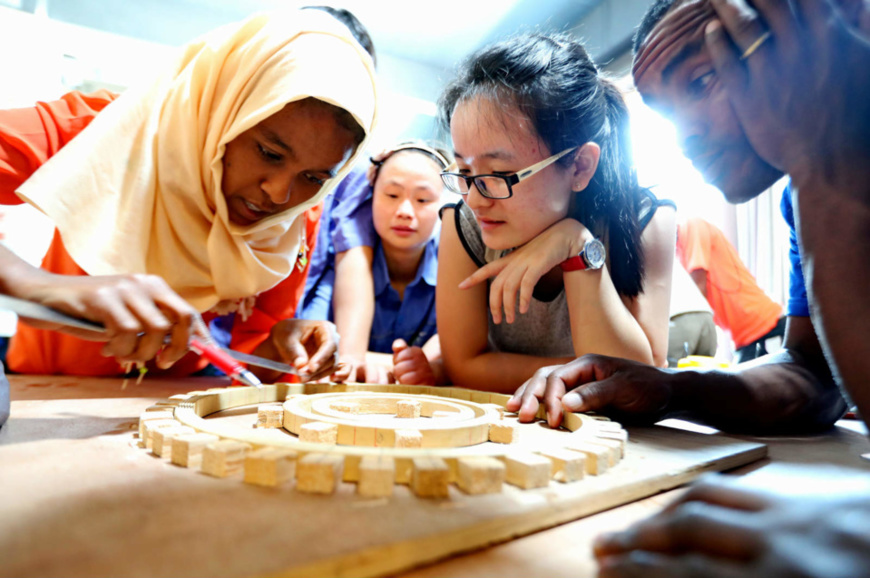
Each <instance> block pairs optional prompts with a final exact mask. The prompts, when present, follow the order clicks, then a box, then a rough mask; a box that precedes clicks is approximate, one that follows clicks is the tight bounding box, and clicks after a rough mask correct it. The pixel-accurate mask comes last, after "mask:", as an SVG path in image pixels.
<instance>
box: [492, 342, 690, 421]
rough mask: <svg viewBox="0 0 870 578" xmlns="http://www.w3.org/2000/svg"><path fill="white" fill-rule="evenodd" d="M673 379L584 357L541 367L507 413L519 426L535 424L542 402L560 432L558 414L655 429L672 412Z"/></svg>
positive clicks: (627, 364)
mask: <svg viewBox="0 0 870 578" xmlns="http://www.w3.org/2000/svg"><path fill="white" fill-rule="evenodd" d="M672 380H673V374H672V373H670V372H668V371H665V370H662V369H657V368H655V367H652V366H649V365H646V364H644V363H638V362H636V361H628V360H625V359H618V358H615V357H604V356H602V355H584V356H583V357H580V358H578V359H575V360H574V361H572V362H570V363H567V364H565V365H557V366H551V367H544V368H541V369H539V370H538V371H536V372H535V375H533V376H532V378H531V379H529V380H528V381H527V382H525V383H524V384H523V385H522V386H520V388H519V389H518V390H517V391H516V393H514V395H513V397H512V398H511V399H510V401H508V403H507V407H506V409H507V410H508V411H516V412H518V413H519V420H520V421H521V422H529V421H533V420H534V419H535V414H536V413H537V411H538V405H539V403H540V402H541V401H543V402H544V406H545V407H546V408H547V423H549V424H550V427H558V426H559V424H561V423H562V410H563V408H564V409H565V410H566V411H571V412H585V411H598V412H603V413H609V414H614V413H615V414H618V415H619V417H620V419H622V420H624V421H629V422H634V423H655V422H656V421H659V420H661V419H664V417H665V416H666V414H667V412H668V411H671V410H672V409H674V408H672V407H671V402H672V399H673V383H672Z"/></svg>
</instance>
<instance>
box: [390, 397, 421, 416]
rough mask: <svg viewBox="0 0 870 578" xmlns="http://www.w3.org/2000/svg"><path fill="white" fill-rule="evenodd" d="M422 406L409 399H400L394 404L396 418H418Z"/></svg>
mask: <svg viewBox="0 0 870 578" xmlns="http://www.w3.org/2000/svg"><path fill="white" fill-rule="evenodd" d="M421 409H422V404H421V403H420V402H419V401H415V400H411V399H401V400H399V401H397V402H396V417H401V418H417V417H420V411H421Z"/></svg>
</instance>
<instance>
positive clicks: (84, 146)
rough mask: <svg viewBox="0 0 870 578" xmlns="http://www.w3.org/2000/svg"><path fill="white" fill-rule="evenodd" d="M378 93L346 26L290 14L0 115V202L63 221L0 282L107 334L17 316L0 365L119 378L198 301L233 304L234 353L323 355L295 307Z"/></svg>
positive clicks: (325, 343) (161, 360)
mask: <svg viewBox="0 0 870 578" xmlns="http://www.w3.org/2000/svg"><path fill="white" fill-rule="evenodd" d="M324 70H329V71H330V73H329V74H324V73H323V71H324ZM375 102H376V94H375V81H374V68H373V64H372V60H371V57H370V56H369V55H368V54H367V53H366V52H365V51H364V50H363V48H362V47H361V46H360V44H359V43H358V42H357V41H356V40H355V39H354V37H353V36H352V35H351V32H350V30H349V29H348V28H347V27H346V26H344V25H343V24H342V23H340V22H339V21H338V20H336V19H335V18H333V17H332V16H330V15H329V14H327V13H325V12H323V11H320V10H299V11H296V10H294V11H285V12H282V13H275V14H269V15H258V16H254V17H252V18H250V19H248V20H246V21H244V22H242V23H240V24H238V25H232V26H227V27H224V28H222V29H219V30H217V31H215V32H213V33H210V34H208V35H206V36H204V37H202V38H200V39H198V40H196V41H194V42H192V43H191V44H189V45H187V46H186V47H185V48H184V49H183V50H182V52H181V56H180V58H179V59H178V60H177V61H176V62H175V63H174V65H173V66H172V67H171V69H170V70H168V71H167V72H166V74H164V75H162V76H160V77H159V78H158V79H156V80H155V81H154V82H153V83H151V84H149V85H147V86H144V87H141V88H139V89H133V90H130V91H129V92H127V93H125V94H124V95H122V96H120V97H118V98H117V99H114V98H113V96H112V95H108V94H97V95H92V96H84V95H81V94H78V93H72V94H70V95H67V96H65V97H64V98H63V99H62V100H60V101H57V102H53V103H41V104H39V105H38V106H37V107H36V108H35V109H25V110H17V111H6V112H3V113H2V114H0V128H2V132H3V138H2V140H0V185H2V188H0V200H2V202H4V203H7V204H14V203H17V202H21V200H24V201H26V202H28V203H30V204H31V205H33V206H34V207H36V208H38V209H39V210H40V211H42V212H43V213H44V214H46V215H47V216H48V217H49V218H51V219H52V221H53V222H54V224H55V226H56V227H57V231H56V234H55V237H54V240H53V241H52V244H51V247H50V248H49V252H48V254H47V255H46V257H45V260H44V262H43V265H42V269H43V270H42V271H38V270H37V271H33V270H30V269H28V268H27V267H26V266H21V265H20V264H19V265H18V266H16V267H13V271H11V272H10V271H9V270H6V272H5V273H4V282H5V284H4V287H2V289H4V290H5V291H6V292H8V293H10V294H12V295H13V296H17V297H21V298H25V299H30V300H33V301H37V302H41V303H43V304H46V305H51V306H54V307H57V308H58V309H61V310H63V311H65V312H67V313H72V314H75V315H79V316H82V317H87V318H90V319H93V320H95V321H99V322H102V323H104V324H105V325H106V326H107V328H108V330H109V331H108V338H109V342H108V344H107V345H106V346H105V347H103V345H102V344H99V343H93V342H86V341H83V340H81V339H78V338H76V337H74V336H71V335H67V334H57V333H51V332H47V331H43V330H38V329H33V328H30V327H26V326H21V327H20V328H19V332H18V333H17V334H16V336H15V337H14V338H13V340H12V343H11V345H10V350H9V355H8V361H9V366H10V368H11V369H13V370H16V371H20V372H28V373H36V372H38V373H68V374H87V375H117V374H120V373H123V371H124V366H123V364H122V363H120V362H129V361H145V360H148V359H150V358H152V357H154V355H155V354H156V353H157V352H158V351H160V350H161V349H162V352H161V353H160V354H159V355H158V356H157V362H158V365H159V366H161V367H165V366H168V365H171V363H172V362H174V361H177V360H178V359H179V358H180V357H182V355H184V353H185V351H186V350H187V342H188V339H189V337H190V334H191V331H192V327H193V325H194V323H193V321H194V320H195V319H197V318H198V314H202V315H203V317H204V318H205V320H206V321H208V320H209V319H210V318H212V317H214V316H215V315H217V314H226V313H228V312H235V317H236V319H235V323H234V326H233V328H232V331H233V341H234V346H237V348H239V349H241V350H247V351H248V352H251V351H253V352H254V353H256V354H258V355H264V356H268V357H272V358H277V359H281V360H284V361H288V362H290V363H295V364H297V366H299V367H300V368H301V369H303V370H306V371H309V370H316V369H317V368H318V367H320V366H322V365H324V364H326V363H328V362H331V360H332V353H333V352H334V349H335V344H334V340H333V338H332V336H331V331H330V328H329V325H328V324H311V323H309V324H305V323H301V322H299V321H295V320H292V319H289V318H291V317H292V316H293V312H294V309H295V305H296V303H297V301H298V295H299V294H301V289H302V284H303V283H304V277H305V273H306V265H307V254H308V251H309V245H310V244H311V243H312V241H313V238H312V236H313V231H314V225H315V224H314V223H313V222H312V218H313V215H312V213H311V211H310V209H312V208H313V207H315V206H316V205H317V204H318V203H319V202H320V200H321V199H322V198H323V197H324V196H325V194H326V193H327V192H328V191H329V189H331V188H332V186H333V185H334V184H335V183H337V182H338V181H339V180H341V178H342V177H343V176H344V174H346V173H347V171H348V170H349V167H350V166H351V165H352V164H353V161H354V159H355V157H356V155H357V154H358V152H359V151H360V150H362V148H363V141H364V140H365V138H366V135H367V134H368V133H369V132H370V131H371V129H372V126H373V124H374V122H375V114H376V113H375ZM34 127H36V128H39V129H40V130H36V129H35V128H34ZM84 127H87V128H86V129H85V128H84ZM40 131H41V132H40ZM73 137H75V138H73ZM61 147H62V148H61ZM58 149H60V150H58ZM49 157H50V158H49ZM288 319H289V320H288ZM167 338H169V339H170V343H169V345H167V346H166V347H165V348H164V339H167ZM305 346H308V347H309V350H308V351H307V352H306V350H305ZM101 350H102V353H104V354H107V355H109V356H112V357H115V358H117V359H112V358H106V357H103V356H102V355H101ZM315 351H316V353H315ZM309 354H313V355H311V357H309ZM202 365H204V362H201V361H200V360H198V359H189V360H188V359H186V360H185V362H184V363H181V364H178V365H177V366H176V368H174V369H175V370H176V371H177V372H179V373H186V372H190V371H195V370H197V369H199V368H201V366H202ZM264 378H266V379H268V378H269V377H268V376H264Z"/></svg>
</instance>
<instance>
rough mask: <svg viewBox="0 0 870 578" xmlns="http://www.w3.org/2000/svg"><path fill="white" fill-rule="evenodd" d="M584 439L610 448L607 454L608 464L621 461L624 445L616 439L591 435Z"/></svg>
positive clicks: (611, 465) (612, 464) (613, 464)
mask: <svg viewBox="0 0 870 578" xmlns="http://www.w3.org/2000/svg"><path fill="white" fill-rule="evenodd" d="M582 441H583V442H585V443H589V444H593V445H597V446H604V447H606V448H607V449H608V450H610V451H609V453H608V455H607V464H608V465H609V466H610V467H613V466H615V465H616V464H617V463H618V462H619V460H620V459H622V452H623V445H622V444H621V443H620V442H618V441H616V440H610V439H607V438H601V437H590V438H588V439H583V440H582Z"/></svg>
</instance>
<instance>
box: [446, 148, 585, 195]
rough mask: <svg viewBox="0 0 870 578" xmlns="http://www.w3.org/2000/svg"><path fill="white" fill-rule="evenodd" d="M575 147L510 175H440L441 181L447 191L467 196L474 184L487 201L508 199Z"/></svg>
mask: <svg viewBox="0 0 870 578" xmlns="http://www.w3.org/2000/svg"><path fill="white" fill-rule="evenodd" d="M575 149H577V147H571V148H567V149H565V150H563V151H562V152H560V153H556V154H554V155H553V156H551V157H548V158H546V159H544V160H542V161H541V162H538V163H535V164H533V165H532V166H530V167H529V168H527V169H523V170H521V171H517V172H516V173H514V174H512V175H463V174H462V173H441V180H442V181H443V182H444V186H445V187H447V189H448V190H449V191H452V192H454V193H459V194H460V195H467V194H468V191H469V190H470V189H471V185H472V184H474V186H475V187H477V191H478V192H479V193H480V194H481V195H482V196H484V197H486V198H487V199H509V198H510V197H512V196H513V194H514V190H513V186H514V185H516V184H517V183H519V182H520V181H522V180H525V179H527V178H529V177H530V176H532V175H533V174H535V173H537V172H539V171H541V170H543V169H545V168H547V167H548V166H550V165H551V164H553V163H554V162H556V161H557V160H559V159H561V158H562V157H564V156H565V155H567V154H568V153H570V152H571V151H573V150H575Z"/></svg>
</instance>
